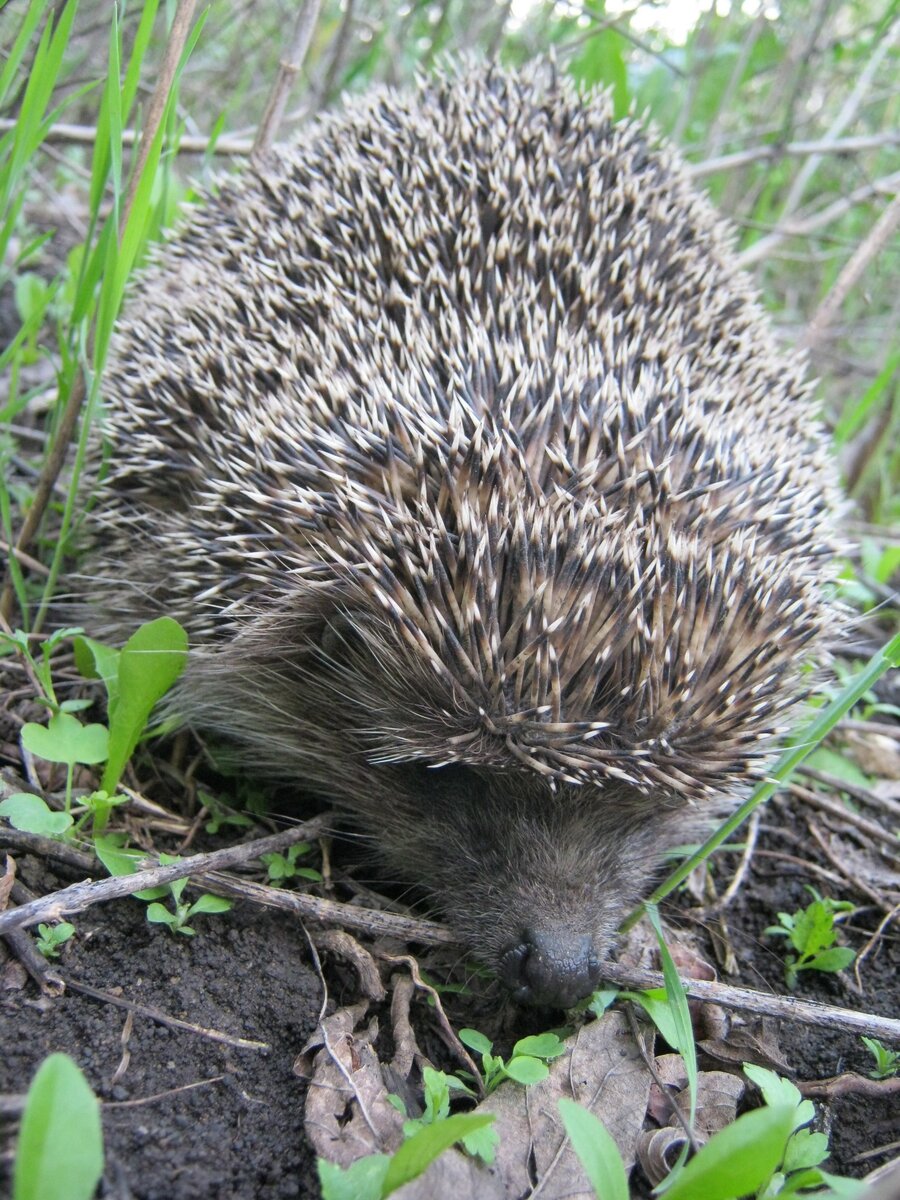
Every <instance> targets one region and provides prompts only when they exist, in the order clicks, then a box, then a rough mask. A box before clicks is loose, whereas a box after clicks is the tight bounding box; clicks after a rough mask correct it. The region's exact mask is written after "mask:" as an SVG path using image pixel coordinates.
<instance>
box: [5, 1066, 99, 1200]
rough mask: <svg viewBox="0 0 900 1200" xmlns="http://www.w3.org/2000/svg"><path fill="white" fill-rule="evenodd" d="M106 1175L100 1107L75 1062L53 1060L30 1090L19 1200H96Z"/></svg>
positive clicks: (17, 1178)
mask: <svg viewBox="0 0 900 1200" xmlns="http://www.w3.org/2000/svg"><path fill="white" fill-rule="evenodd" d="M102 1173H103V1132H102V1129H101V1127H100V1106H99V1105H98V1103H97V1099H96V1097H95V1096H94V1093H93V1092H92V1091H91V1089H90V1087H89V1086H88V1083H87V1080H86V1079H85V1077H84V1075H82V1073H81V1071H80V1070H79V1068H78V1067H77V1066H76V1064H75V1063H74V1062H73V1061H72V1059H71V1058H69V1056H68V1055H67V1054H51V1055H50V1057H49V1058H46V1059H44V1061H43V1062H42V1063H41V1065H40V1067H39V1068H38V1071H37V1074H36V1075H35V1077H34V1079H33V1080H32V1083H31V1087H30V1088H29V1089H28V1097H27V1099H26V1101H25V1111H24V1113H23V1114H22V1129H21V1132H20V1134H19V1144H18V1147H17V1149H16V1164H15V1168H14V1170H13V1192H12V1194H13V1200H91V1197H93V1195H94V1193H95V1191H96V1188H97V1184H98V1182H99V1180H100V1176H101V1175H102Z"/></svg>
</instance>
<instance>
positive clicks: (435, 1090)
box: [388, 1067, 499, 1166]
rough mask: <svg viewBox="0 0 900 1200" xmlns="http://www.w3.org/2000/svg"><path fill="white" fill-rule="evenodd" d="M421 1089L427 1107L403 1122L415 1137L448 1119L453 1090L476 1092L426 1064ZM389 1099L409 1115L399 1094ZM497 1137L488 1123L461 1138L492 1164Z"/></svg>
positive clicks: (405, 1131) (469, 1149)
mask: <svg viewBox="0 0 900 1200" xmlns="http://www.w3.org/2000/svg"><path fill="white" fill-rule="evenodd" d="M422 1091H423V1093H424V1097H425V1111H424V1112H423V1113H422V1115H421V1117H412V1118H409V1119H408V1120H406V1121H404V1122H403V1134H404V1136H405V1137H412V1136H413V1134H416V1133H418V1132H419V1130H421V1129H424V1128H425V1127H426V1125H433V1124H434V1123H435V1122H436V1121H445V1120H446V1119H447V1118H448V1117H449V1116H450V1093H451V1091H455V1092H460V1093H461V1094H462V1095H464V1096H470V1097H473V1098H474V1096H475V1093H474V1092H473V1091H472V1089H471V1088H470V1087H469V1086H468V1084H465V1083H463V1081H462V1080H461V1079H457V1078H456V1076H455V1075H447V1074H446V1072H444V1071H436V1070H435V1069H434V1067H425V1068H423V1070H422ZM388 1100H390V1102H391V1104H393V1106H394V1107H395V1108H396V1109H397V1111H398V1112H401V1113H403V1115H404V1116H406V1105H405V1104H404V1103H403V1101H402V1100H401V1099H400V1097H399V1096H394V1095H391V1096H388ZM498 1140H499V1139H498V1137H497V1132H496V1130H494V1129H491V1128H490V1127H489V1126H485V1128H483V1129H478V1130H476V1131H475V1133H470V1134H467V1135H466V1136H465V1137H464V1138H463V1139H462V1144H463V1146H464V1147H465V1148H466V1150H467V1152H468V1153H469V1154H471V1155H473V1156H477V1157H478V1158H480V1159H482V1161H483V1162H485V1163H487V1165H488V1166H490V1164H491V1163H492V1162H493V1161H494V1158H495V1156H496V1153H497V1142H498Z"/></svg>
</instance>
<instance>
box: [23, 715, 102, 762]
mask: <svg viewBox="0 0 900 1200" xmlns="http://www.w3.org/2000/svg"><path fill="white" fill-rule="evenodd" d="M22 745H23V746H24V747H25V748H26V750H29V751H30V752H31V753H32V754H36V755H37V756H38V758H44V759H46V760H47V762H57V763H65V764H66V765H67V766H70V767H71V766H74V765H75V763H86V764H90V763H99V762H103V761H104V760H105V759H106V757H107V754H108V752H109V732H108V730H107V729H106V726H105V725H82V724H81V722H80V721H79V720H78V718H77V717H73V716H72V714H71V713H66V712H58V713H54V714H53V716H52V717H51V718H50V720H49V721H48V723H47V725H46V726H45V725H36V724H35V723H34V722H33V721H29V722H28V724H27V725H23V726H22Z"/></svg>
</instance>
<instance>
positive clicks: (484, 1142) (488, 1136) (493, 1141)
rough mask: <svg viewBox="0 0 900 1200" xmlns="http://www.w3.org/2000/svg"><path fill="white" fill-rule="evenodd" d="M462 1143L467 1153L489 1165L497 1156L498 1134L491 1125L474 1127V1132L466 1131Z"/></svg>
mask: <svg viewBox="0 0 900 1200" xmlns="http://www.w3.org/2000/svg"><path fill="white" fill-rule="evenodd" d="M462 1144H463V1145H464V1146H465V1148H466V1153H467V1154H471V1155H472V1156H473V1157H477V1158H480V1159H481V1161H482V1162H483V1163H486V1164H487V1165H488V1166H490V1165H491V1164H492V1163H493V1161H494V1159H495V1158H496V1157H497V1147H498V1146H499V1145H500V1134H499V1133H498V1132H497V1130H496V1129H494V1128H493V1127H491V1126H487V1127H486V1128H484V1129H476V1130H475V1132H474V1133H467V1134H466V1136H465V1137H464V1138H463V1139H462Z"/></svg>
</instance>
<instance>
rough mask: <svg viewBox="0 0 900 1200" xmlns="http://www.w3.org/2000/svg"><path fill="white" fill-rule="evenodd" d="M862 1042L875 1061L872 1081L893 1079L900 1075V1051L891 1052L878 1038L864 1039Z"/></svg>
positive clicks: (870, 1075)
mask: <svg viewBox="0 0 900 1200" xmlns="http://www.w3.org/2000/svg"><path fill="white" fill-rule="evenodd" d="M862 1042H863V1045H864V1046H865V1048H866V1049H867V1050H868V1051H869V1053H870V1054H871V1055H872V1057H873V1058H874V1059H875V1066H874V1067H873V1068H872V1070H871V1071H870V1072H869V1077H870V1078H871V1079H891V1078H892V1077H893V1076H894V1075H897V1074H898V1073H900V1051H898V1050H889V1049H888V1048H887V1046H883V1045H882V1044H881V1042H879V1040H878V1038H870V1037H864V1038H863V1039H862Z"/></svg>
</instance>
